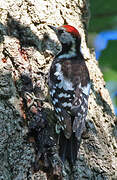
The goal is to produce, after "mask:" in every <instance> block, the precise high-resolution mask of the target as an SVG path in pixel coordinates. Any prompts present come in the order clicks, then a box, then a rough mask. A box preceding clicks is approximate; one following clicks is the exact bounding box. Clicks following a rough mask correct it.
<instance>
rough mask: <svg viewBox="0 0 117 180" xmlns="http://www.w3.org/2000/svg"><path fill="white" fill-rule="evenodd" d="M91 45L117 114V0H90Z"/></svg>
mask: <svg viewBox="0 0 117 180" xmlns="http://www.w3.org/2000/svg"><path fill="white" fill-rule="evenodd" d="M90 10H91V19H90V23H89V38H88V39H89V40H88V41H89V42H88V44H89V47H91V48H94V49H95V54H96V59H97V61H99V66H100V68H101V71H102V72H103V74H104V79H105V81H106V87H107V88H108V90H109V92H110V96H111V99H112V102H113V105H114V110H115V114H116V116H117V1H116V0H111V1H110V0H98V1H94V0H90Z"/></svg>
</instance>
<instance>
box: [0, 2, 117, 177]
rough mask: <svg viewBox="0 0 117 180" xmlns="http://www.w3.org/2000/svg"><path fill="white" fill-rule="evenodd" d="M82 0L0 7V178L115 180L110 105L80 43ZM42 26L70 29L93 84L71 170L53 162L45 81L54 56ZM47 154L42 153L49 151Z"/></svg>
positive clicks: (52, 41) (116, 138) (84, 18)
mask: <svg viewBox="0 0 117 180" xmlns="http://www.w3.org/2000/svg"><path fill="white" fill-rule="evenodd" d="M88 20H89V9H88V1H86V0H65V1H63V0H48V1H46V0H38V1H36V0H18V1H15V0H9V1H8V0H4V1H2V0H1V1H0V42H1V43H0V59H1V61H0V152H1V154H0V159H1V161H0V179H1V180H2V179H4V180H12V179H13V180H29V179H31V180H33V179H42V180H44V179H45V180H46V179H47V178H48V179H57V178H58V179H65V180H67V179H70V180H71V179H73V180H78V179H99V180H103V179H117V173H116V172H117V163H116V162H117V150H116V148H117V133H116V132H117V130H116V124H115V116H114V113H113V107H112V102H111V100H110V96H109V93H108V91H107V89H106V88H105V82H104V80H103V75H102V73H101V71H100V69H99V67H98V62H97V61H96V60H95V56H94V52H93V51H90V50H89V49H88V47H87V44H86V39H87V26H88ZM47 24H51V25H56V26H61V25H63V24H70V25H72V26H74V27H76V28H77V29H78V30H79V32H80V34H81V37H82V45H81V48H82V52H83V54H84V57H85V59H86V64H87V66H88V69H89V72H90V78H91V81H92V86H91V93H90V98H89V112H88V116H87V122H86V127H87V128H86V132H85V134H84V135H83V139H82V143H81V147H80V151H79V155H78V160H77V162H76V164H75V165H74V167H73V169H72V170H71V169H70V166H69V165H68V163H66V164H65V166H64V169H63V165H62V163H61V160H60V159H59V156H58V151H57V145H56V135H55V133H54V126H55V117H54V112H53V108H52V106H51V103H50V100H49V95H48V88H47V74H48V70H49V68H50V65H51V62H52V59H53V55H55V54H56V53H57V52H58V51H59V50H60V48H61V47H60V43H59V42H58V40H57V38H56V35H55V34H54V33H53V32H52V31H51V30H50V29H49V28H48V27H47ZM46 145H47V146H48V147H47V146H46Z"/></svg>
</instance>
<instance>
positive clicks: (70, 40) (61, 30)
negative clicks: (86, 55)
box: [48, 25, 81, 50]
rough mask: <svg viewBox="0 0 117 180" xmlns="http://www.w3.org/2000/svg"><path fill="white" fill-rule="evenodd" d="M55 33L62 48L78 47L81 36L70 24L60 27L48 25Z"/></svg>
mask: <svg viewBox="0 0 117 180" xmlns="http://www.w3.org/2000/svg"><path fill="white" fill-rule="evenodd" d="M48 26H49V27H50V28H51V29H52V30H53V31H54V32H55V33H56V35H57V37H58V39H59V41H60V42H61V44H62V47H63V48H68V49H69V50H70V49H71V48H72V49H80V44H81V37H80V34H79V32H78V30H77V29H76V28H74V27H73V26H70V25H63V26H60V27H54V26H51V25H48Z"/></svg>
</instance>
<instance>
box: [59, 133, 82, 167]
mask: <svg viewBox="0 0 117 180" xmlns="http://www.w3.org/2000/svg"><path fill="white" fill-rule="evenodd" d="M79 148H80V142H78V139H77V138H76V137H75V133H72V135H71V137H70V139H66V137H65V135H64V133H63V132H62V131H61V133H60V138H59V155H60V157H61V159H62V161H63V162H64V161H65V160H68V161H69V162H70V164H72V165H73V164H74V162H75V160H76V159H77V154H78V151H79Z"/></svg>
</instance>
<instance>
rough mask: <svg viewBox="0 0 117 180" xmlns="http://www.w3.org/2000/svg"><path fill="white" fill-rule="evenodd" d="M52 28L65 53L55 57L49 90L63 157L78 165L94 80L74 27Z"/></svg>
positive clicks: (62, 52)
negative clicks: (91, 83)
mask: <svg viewBox="0 0 117 180" xmlns="http://www.w3.org/2000/svg"><path fill="white" fill-rule="evenodd" d="M49 27H50V28H51V29H52V30H54V32H55V33H56V35H57V37H58V39H59V41H60V43H61V45H62V50H61V51H60V52H59V53H58V54H57V55H56V56H55V58H54V60H53V62H52V65H51V68H50V72H49V90H50V96H51V99H52V104H53V106H54V109H55V114H56V116H57V119H58V120H57V125H56V131H57V133H60V135H59V154H60V157H61V159H62V161H63V162H64V161H65V160H66V159H67V160H68V161H69V162H70V163H71V164H74V162H75V160H76V159H77V154H78V150H79V147H80V142H81V135H82V133H83V129H84V127H85V119H86V115H87V110H88V97H89V92H90V78H89V72H88V69H87V66H86V64H85V60H84V58H83V55H82V53H81V52H80V44H81V36H80V34H79V32H78V30H77V29H76V28H74V27H73V26H70V25H63V26H61V27H58V28H56V27H54V26H51V25H49Z"/></svg>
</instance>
